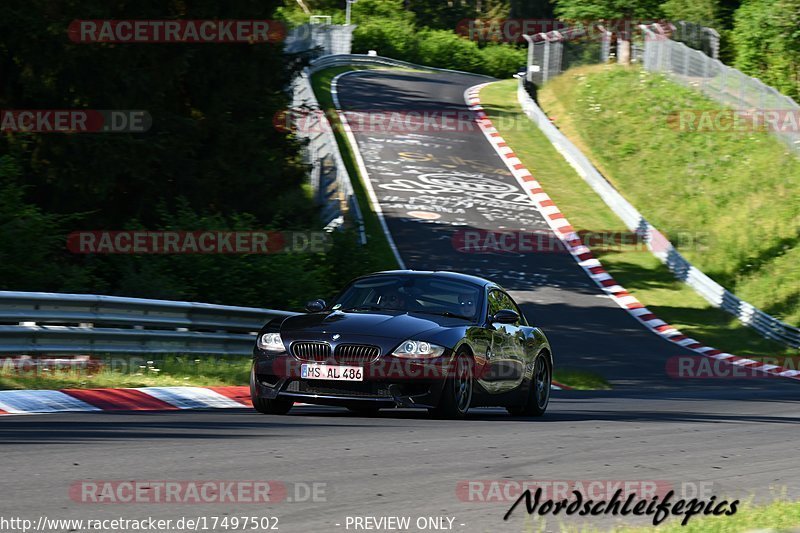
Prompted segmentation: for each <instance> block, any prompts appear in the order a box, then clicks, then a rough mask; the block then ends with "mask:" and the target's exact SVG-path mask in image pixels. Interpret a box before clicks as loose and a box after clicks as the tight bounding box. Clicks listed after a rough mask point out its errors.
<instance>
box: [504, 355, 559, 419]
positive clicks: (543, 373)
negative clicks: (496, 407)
mask: <svg viewBox="0 0 800 533" xmlns="http://www.w3.org/2000/svg"><path fill="white" fill-rule="evenodd" d="M552 379H553V373H552V369H551V368H550V360H549V359H548V357H547V354H544V353H543V354H541V355H539V357H537V358H536V362H535V363H534V364H533V376H532V377H531V382H530V388H529V390H528V394H527V396H526V401H525V404H524V405H520V406H515V407H509V408H508V409H507V410H508V412H509V414H511V415H513V416H542V415H543V414H544V412H545V411H546V410H547V405H548V404H549V403H550V384H551V382H552Z"/></svg>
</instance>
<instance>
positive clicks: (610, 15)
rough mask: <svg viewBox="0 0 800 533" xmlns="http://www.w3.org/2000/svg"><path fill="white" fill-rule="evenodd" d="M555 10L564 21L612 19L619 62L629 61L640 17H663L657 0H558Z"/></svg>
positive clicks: (651, 18) (653, 18) (606, 20)
mask: <svg viewBox="0 0 800 533" xmlns="http://www.w3.org/2000/svg"><path fill="white" fill-rule="evenodd" d="M555 13H556V15H557V16H558V17H560V18H562V19H565V20H574V21H584V22H586V21H591V22H612V23H613V24H611V28H609V29H611V30H612V31H613V32H614V34H615V35H616V38H617V57H618V59H619V62H620V63H624V64H628V63H630V57H631V42H630V40H631V30H632V29H633V28H632V26H634V25H635V24H636V22H637V21H639V20H656V19H659V18H660V17H662V16H663V12H662V11H661V3H660V2H659V1H658V0H610V1H602V0H555Z"/></svg>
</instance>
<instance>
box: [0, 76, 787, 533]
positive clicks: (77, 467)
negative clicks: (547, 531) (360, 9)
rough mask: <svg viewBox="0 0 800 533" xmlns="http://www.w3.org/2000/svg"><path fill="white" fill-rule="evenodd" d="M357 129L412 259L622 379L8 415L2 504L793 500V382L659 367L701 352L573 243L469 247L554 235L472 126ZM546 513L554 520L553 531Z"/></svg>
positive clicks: (466, 515) (316, 519)
mask: <svg viewBox="0 0 800 533" xmlns="http://www.w3.org/2000/svg"><path fill="white" fill-rule="evenodd" d="M482 81H485V80H484V79H482V78H475V77H472V76H469V75H461V74H446V73H436V74H426V73H416V72H399V71H388V70H387V71H369V72H359V73H357V74H348V75H345V76H342V77H341V78H339V81H338V94H339V99H340V103H341V105H342V107H343V108H344V109H345V110H347V111H358V110H369V111H375V110H377V109H383V110H387V111H399V112H401V113H404V112H409V111H412V112H417V113H419V112H421V111H425V110H428V111H430V112H432V113H434V114H435V113H442V112H443V111H447V112H454V113H456V114H457V113H469V111H468V110H467V109H466V107H465V104H464V100H463V94H464V90H465V89H466V88H467V87H470V86H472V85H476V84H478V83H481V82H482ZM353 118H354V119H355V118H357V117H353ZM351 125H353V121H351ZM354 136H355V138H356V142H357V144H358V148H359V150H360V152H361V154H362V156H363V163H364V166H365V168H366V170H367V173H368V176H369V180H370V183H371V185H372V188H373V191H374V199H375V201H376V202H378V204H379V207H380V209H381V211H382V213H383V217H384V221H385V223H386V228H387V231H389V232H390V234H391V236H392V237H393V240H394V242H395V244H396V246H397V251H398V253H399V254H400V256H401V257H402V259H403V261H404V262H405V263H406V265H407V266H408V267H411V268H419V269H445V268H447V269H453V270H461V271H467V272H475V273H479V274H483V275H486V276H489V277H492V278H494V279H496V280H497V281H498V282H500V283H502V284H504V285H505V286H506V287H508V288H509V289H510V290H512V292H513V293H514V295H515V296H516V297H517V298H518V299H520V300H521V301H523V302H524V307H525V311H526V313H527V314H528V315H529V316H530V318H531V319H532V321H534V322H535V323H536V324H538V325H540V326H542V327H544V328H545V329H546V331H547V332H548V335H549V336H550V339H551V341H552V343H553V346H554V349H555V351H556V357H557V362H558V364H559V365H561V366H564V365H568V366H572V367H585V368H588V369H591V370H595V371H598V372H601V373H603V374H604V375H606V376H607V377H609V378H610V379H611V381H612V382H613V383H614V384H615V385H616V388H615V390H612V391H604V392H578V391H570V392H554V393H553V400H552V401H551V404H550V408H549V410H548V413H547V415H546V416H545V417H544V418H542V419H535V420H534V419H526V418H514V417H509V416H508V415H507V414H506V413H505V411H503V410H499V409H477V410H475V411H474V412H473V413H471V414H470V416H469V417H468V419H467V420H464V421H441V420H431V419H429V418H428V417H427V414H425V413H420V412H416V411H408V410H394V411H387V412H382V413H381V414H380V415H379V416H377V417H375V418H364V417H360V416H357V415H353V414H351V413H349V412H347V411H345V410H342V409H335V408H326V407H308V406H303V407H296V408H294V409H293V410H292V412H291V413H290V414H289V415H288V416H283V417H281V416H263V415H258V414H256V413H255V412H253V411H252V410H244V409H242V410H239V409H230V410H226V411H225V412H219V411H216V412H214V411H170V412H163V413H130V412H119V413H113V414H112V413H75V414H69V413H67V414H58V415H47V414H45V415H40V416H36V417H26V416H21V417H1V418H0V446H2V450H3V461H2V466H0V474H1V475H2V479H3V482H4V483H5V486H6V487H7V489H8V490H6V491H4V492H3V515H4V516H6V517H8V516H19V517H25V518H30V519H33V520H34V523H35V520H36V519H37V518H38V517H39V516H41V515H43V514H49V515H51V516H58V517H59V518H84V519H85V518H118V517H125V518H144V517H147V516H153V517H156V518H173V519H176V518H180V517H182V516H223V515H227V516H265V515H275V516H278V517H280V530H281V531H289V532H294V531H298V532H308V531H325V532H336V531H348V529H346V528H345V524H346V523H347V522H346V520H347V517H348V516H349V517H356V516H358V517H364V516H371V517H381V516H383V517H386V516H408V517H411V519H412V520H415V519H416V518H417V517H425V516H433V517H436V516H439V517H451V518H453V519H454V521H453V527H452V529H451V531H464V532H470V533H471V532H482V531H514V532H518V531H523V530H525V529H526V527H528V526H526V521H525V518H526V517H524V516H523V513H521V512H519V513H515V514H514V516H512V518H511V519H510V520H509V521H503V515H504V513H505V512H506V511H507V510H508V508H509V506H510V505H511V502H510V501H507V500H504V496H503V495H502V494H500V496H499V498H494V499H493V500H492V501H489V502H481V501H480V498H479V497H477V496H475V497H474V498H472V499H470V497H469V496H470V494H469V492H467V494H466V495H465V494H464V492H463V490H460V488H463V487H464V483H465V482H467V481H476V480H494V481H497V482H499V483H504V482H508V481H514V480H518V481H530V480H540V481H542V480H583V481H589V480H618V481H624V480H628V481H637V480H640V481H641V480H650V481H660V482H666V483H669V484H670V486H672V487H675V488H676V489H678V490H680V489H681V487H682V486H684V485H685V484H692V483H694V484H695V485H690V486H694V487H697V486H701V487H703V488H704V489H705V490H708V491H709V494H707V495H706V496H710V494H711V493H713V494H714V495H717V496H718V497H720V498H721V497H724V496H729V497H746V496H749V495H753V494H757V495H759V497H760V498H762V499H763V498H765V497H768V496H769V495H770V494H772V493H771V492H770V491H771V490H774V489H776V488H777V489H780V488H785V489H786V492H787V495H788V496H789V497H798V496H800V486H798V481H797V480H798V479H800V467H798V466H797V460H796V447H797V445H796V441H797V439H796V437H797V427H798V423H800V416H798V414H797V407H798V403H797V396H798V389H797V386H796V384H794V383H790V382H784V381H782V380H777V379H765V380H754V379H753V380H745V381H730V380H721V379H720V380H716V381H711V382H709V381H702V382H690V381H687V380H680V381H677V380H676V381H671V380H670V379H669V378H668V377H667V376H666V373H665V371H664V365H665V362H666V361H667V360H668V358H669V357H671V356H673V355H684V354H687V353H688V352H684V351H682V350H681V349H680V347H676V346H675V345H673V344H671V343H668V342H666V341H664V340H662V339H660V338H659V337H657V336H655V335H653V334H652V333H651V332H649V331H647V330H645V329H643V328H642V327H641V326H640V325H639V323H638V322H637V321H636V320H634V319H633V318H632V317H631V316H629V315H628V314H627V313H626V312H625V311H623V310H622V309H620V308H619V307H618V306H617V305H615V304H613V303H612V302H611V301H610V300H608V298H606V297H605V296H604V295H603V294H602V293H601V292H600V291H599V290H598V289H597V288H596V286H595V285H594V284H593V283H592V282H591V281H590V280H589V279H588V278H587V277H586V275H585V274H584V273H583V271H582V270H581V269H580V268H579V267H578V265H577V264H576V263H575V262H574V261H573V260H572V258H571V257H570V256H569V255H566V254H556V253H537V254H531V253H524V254H519V255H516V256H512V255H508V254H504V255H478V254H468V253H462V252H460V251H458V246H454V244H453V243H454V241H455V242H456V243H457V242H458V239H454V234H455V232H458V231H462V230H465V229H470V228H471V229H483V230H496V229H511V230H524V231H528V230H540V231H547V230H548V229H547V225H546V224H545V223H544V221H543V219H542V216H541V213H539V212H538V211H537V209H536V208H535V207H534V206H533V204H532V203H531V202H530V200H528V199H527V197H526V196H525V195H524V194H522V191H521V190H520V189H519V187H518V185H517V183H516V181H515V180H514V178H513V177H512V176H511V175H510V174H509V173H508V171H507V170H506V168H505V166H504V165H503V162H502V160H500V158H499V156H498V155H497V153H496V152H495V151H494V149H493V148H492V147H491V146H490V145H489V143H488V142H487V141H486V139H485V138H484V137H483V134H482V133H481V132H480V131H478V130H477V129H473V130H472V131H467V130H466V129H465V130H463V131H462V130H461V129H459V128H455V129H447V130H442V131H417V132H402V131H376V130H374V129H370V128H367V130H363V129H362V130H361V131H359V130H358V128H356V131H354ZM532 170H534V171H535V169H532ZM82 479H94V480H97V479H112V480H165V479H166V480H194V479H216V480H254V479H255V480H279V481H283V482H285V483H287V484H289V485H288V486H293V485H294V484H296V483H300V482H321V483H326V484H327V485H325V487H326V488H325V491H324V495H322V497H321V498H318V499H317V500H316V501H307V500H306V501H300V502H297V501H295V502H286V501H284V502H281V503H275V504H274V505H273V504H270V505H268V506H264V505H252V504H250V505H248V504H244V503H239V504H225V505H180V504H166V503H165V504H160V505H152V504H148V505H85V504H80V503H77V502H75V501H73V500H72V499H71V498H70V496H69V488H70V486H71V485H72V484H73V483H74V482H75V481H77V480H82ZM698 484H702V485H698ZM484 496H485V494H484ZM689 497H691V496H689ZM565 520H567V521H568V522H572V523H574V522H573V521H574V520H583V519H577V518H572V519H565ZM619 521H624V522H626V523H631V521H630V518H625V519H616V520H615V519H614V518H610V517H601V518H592V520H591V525H592V526H594V527H603V526H605V525H611V524H612V523H614V522H619ZM553 522H557V520H554V519H553V518H552V517H550V518H548V525H549V526H552V524H553ZM640 523H643V522H640ZM350 530H353V529H352V528H350ZM379 531H388V530H387V529H379ZM409 531H418V530H417V529H413V528H412V529H409Z"/></svg>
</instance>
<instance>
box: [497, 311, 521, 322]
mask: <svg viewBox="0 0 800 533" xmlns="http://www.w3.org/2000/svg"><path fill="white" fill-rule="evenodd" d="M517 322H519V315H518V314H517V312H516V311H512V310H511V309H500V310H499V311H498V312H496V313H495V314H494V316H493V317H492V324H495V323H500V324H516V323H517Z"/></svg>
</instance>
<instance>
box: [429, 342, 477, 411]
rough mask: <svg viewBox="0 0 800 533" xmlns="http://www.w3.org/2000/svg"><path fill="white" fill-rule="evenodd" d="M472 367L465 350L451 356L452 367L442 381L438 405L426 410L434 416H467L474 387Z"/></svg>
mask: <svg viewBox="0 0 800 533" xmlns="http://www.w3.org/2000/svg"><path fill="white" fill-rule="evenodd" d="M473 368H474V365H473V361H472V357H470V356H469V354H468V353H467V352H466V351H461V352H459V353H458V354H457V355H456V356H455V358H453V369H452V372H450V375H449V376H448V377H447V380H446V381H445V383H444V388H443V389H442V397H441V398H440V399H439V405H437V406H436V407H434V408H433V409H429V410H428V412H429V413H430V414H431V415H432V416H433V417H434V418H446V419H452V420H462V419H464V418H465V417H466V416H467V411H469V407H470V404H471V403H472V393H473V390H474V388H475V380H474V378H475V373H474V370H473Z"/></svg>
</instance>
